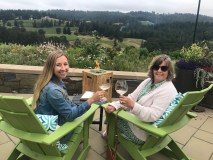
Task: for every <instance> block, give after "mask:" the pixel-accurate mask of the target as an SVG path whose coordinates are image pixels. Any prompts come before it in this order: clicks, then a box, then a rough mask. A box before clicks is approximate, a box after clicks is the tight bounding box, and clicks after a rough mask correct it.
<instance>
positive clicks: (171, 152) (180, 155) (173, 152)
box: [161, 140, 190, 160]
mask: <svg viewBox="0 0 213 160" xmlns="http://www.w3.org/2000/svg"><path fill="white" fill-rule="evenodd" d="M168 147H169V149H167V148H165V149H163V150H162V151H161V152H162V153H163V154H165V155H167V156H168V157H172V158H175V159H177V160H179V159H183V160H190V158H188V157H187V156H186V154H185V153H184V152H183V151H182V150H181V149H180V147H179V146H178V145H177V144H176V143H175V142H174V140H172V141H171V142H170V143H169V144H168Z"/></svg>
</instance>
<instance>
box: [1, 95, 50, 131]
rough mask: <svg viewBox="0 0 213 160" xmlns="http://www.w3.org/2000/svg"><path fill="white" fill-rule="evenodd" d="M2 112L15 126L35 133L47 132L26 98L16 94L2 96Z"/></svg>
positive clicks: (6, 119)
mask: <svg viewBox="0 0 213 160" xmlns="http://www.w3.org/2000/svg"><path fill="white" fill-rule="evenodd" d="M0 99H1V100H0V112H1V114H2V116H3V117H4V120H5V121H7V122H8V123H10V125H12V126H13V127H14V128H16V129H20V130H24V131H27V132H33V133H47V131H46V130H45V129H44V127H43V126H42V125H41V123H40V121H39V120H38V118H37V117H36V115H35V114H34V112H33V110H32V109H31V108H30V107H29V106H28V104H27V103H26V101H25V99H24V98H22V97H16V96H2V97H1V98H0Z"/></svg>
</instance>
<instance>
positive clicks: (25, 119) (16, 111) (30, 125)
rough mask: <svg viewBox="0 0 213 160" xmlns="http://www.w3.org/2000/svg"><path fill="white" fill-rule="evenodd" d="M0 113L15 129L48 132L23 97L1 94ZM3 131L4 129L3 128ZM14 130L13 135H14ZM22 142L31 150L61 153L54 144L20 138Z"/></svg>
mask: <svg viewBox="0 0 213 160" xmlns="http://www.w3.org/2000/svg"><path fill="white" fill-rule="evenodd" d="M0 114H1V116H2V118H3V120H4V121H5V122H7V123H8V124H10V126H12V127H14V128H15V129H18V130H21V131H24V132H26V134H27V133H40V134H48V133H47V131H46V129H45V128H44V127H43V125H42V124H41V122H40V121H39V119H38V118H37V116H36V115H35V113H34V111H33V110H32V109H31V107H30V106H29V105H28V104H27V103H26V100H25V99H24V98H23V97H17V96H1V97H0ZM5 132H7V131H6V129H5ZM15 132H16V131H15V130H14V133H13V135H14V136H15V134H16V133H15ZM21 141H22V143H23V144H25V145H26V146H28V147H29V148H30V149H31V150H32V151H35V152H37V153H41V154H47V155H52V156H54V155H56V156H60V155H61V153H60V151H59V150H58V149H57V147H56V145H51V146H50V145H46V144H42V143H34V142H31V141H27V140H23V139H21Z"/></svg>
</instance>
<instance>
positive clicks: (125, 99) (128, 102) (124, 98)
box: [119, 96, 135, 109]
mask: <svg viewBox="0 0 213 160" xmlns="http://www.w3.org/2000/svg"><path fill="white" fill-rule="evenodd" d="M119 101H120V103H121V104H122V105H124V106H126V107H128V108H130V109H132V108H133V107H134V104H135V102H134V101H132V100H131V99H130V98H129V97H127V96H120V97H119Z"/></svg>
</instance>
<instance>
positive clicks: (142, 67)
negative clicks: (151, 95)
mask: <svg viewBox="0 0 213 160" xmlns="http://www.w3.org/2000/svg"><path fill="white" fill-rule="evenodd" d="M82 43H83V45H80V46H78V47H74V48H73V47H69V48H65V47H64V46H54V45H53V44H51V43H48V44H45V45H40V46H22V45H16V44H9V45H6V44H1V45H0V56H1V59H0V63H6V64H19V65H38V66H43V63H44V61H45V59H46V57H47V55H48V54H49V52H51V51H52V50H54V49H55V48H57V47H58V48H61V49H63V50H65V51H66V52H67V55H68V57H69V64H70V67H72V68H91V69H92V68H94V67H95V66H96V64H95V61H96V60H97V61H98V62H99V63H100V67H101V69H106V70H118V71H135V72H137V71H142V72H146V71H147V69H148V65H149V63H150V61H151V60H152V58H153V56H155V55H157V54H160V53H161V52H160V51H156V52H152V53H148V52H147V49H146V48H143V49H140V48H135V47H133V46H129V47H126V48H125V49H123V50H121V51H117V50H116V49H114V48H106V47H102V46H101V45H99V43H98V42H96V41H89V42H82Z"/></svg>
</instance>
